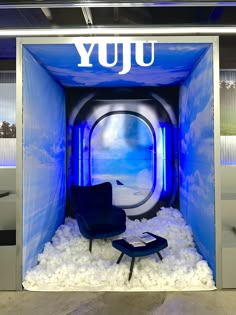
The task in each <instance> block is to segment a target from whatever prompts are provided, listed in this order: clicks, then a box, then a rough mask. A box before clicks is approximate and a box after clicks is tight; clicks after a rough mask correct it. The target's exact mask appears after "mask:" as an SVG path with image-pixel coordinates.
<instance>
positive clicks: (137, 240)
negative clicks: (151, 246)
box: [124, 233, 156, 247]
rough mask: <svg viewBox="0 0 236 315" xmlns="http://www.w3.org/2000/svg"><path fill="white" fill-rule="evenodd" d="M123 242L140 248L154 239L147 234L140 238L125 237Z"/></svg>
mask: <svg viewBox="0 0 236 315" xmlns="http://www.w3.org/2000/svg"><path fill="white" fill-rule="evenodd" d="M124 240H125V241H126V242H127V243H129V244H130V245H132V246H134V247H141V246H145V245H146V244H148V243H150V242H153V241H155V240H156V238H155V237H154V236H152V235H150V234H148V233H143V235H140V236H127V237H125V238H124Z"/></svg>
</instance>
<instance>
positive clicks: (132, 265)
mask: <svg viewBox="0 0 236 315" xmlns="http://www.w3.org/2000/svg"><path fill="white" fill-rule="evenodd" d="M134 261H135V257H132V260H131V264H130V271H129V281H130V279H131V277H132V273H133V268H134Z"/></svg>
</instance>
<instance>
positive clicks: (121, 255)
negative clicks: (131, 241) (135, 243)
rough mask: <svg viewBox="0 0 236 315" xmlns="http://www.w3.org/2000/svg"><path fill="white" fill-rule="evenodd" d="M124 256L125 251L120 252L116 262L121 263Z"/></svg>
mask: <svg viewBox="0 0 236 315" xmlns="http://www.w3.org/2000/svg"><path fill="white" fill-rule="evenodd" d="M123 256H124V253H121V254H120V257H119V258H118V260H117V262H116V263H117V264H119V263H120V262H121V259H122V257H123Z"/></svg>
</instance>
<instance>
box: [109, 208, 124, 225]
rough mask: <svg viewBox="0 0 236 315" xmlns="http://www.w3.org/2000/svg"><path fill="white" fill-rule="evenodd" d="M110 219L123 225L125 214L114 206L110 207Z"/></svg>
mask: <svg viewBox="0 0 236 315" xmlns="http://www.w3.org/2000/svg"><path fill="white" fill-rule="evenodd" d="M112 210H113V213H112V217H113V220H114V219H116V220H119V222H120V223H125V222H126V213H125V211H124V210H123V209H121V208H119V207H116V206H112Z"/></svg>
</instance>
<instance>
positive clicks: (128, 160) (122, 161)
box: [91, 114, 162, 205]
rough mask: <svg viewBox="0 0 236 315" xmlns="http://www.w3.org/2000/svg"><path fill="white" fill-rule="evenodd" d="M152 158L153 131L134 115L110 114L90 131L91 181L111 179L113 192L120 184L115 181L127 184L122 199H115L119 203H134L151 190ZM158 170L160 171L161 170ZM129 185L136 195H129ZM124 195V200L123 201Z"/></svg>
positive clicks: (153, 156)
mask: <svg viewBox="0 0 236 315" xmlns="http://www.w3.org/2000/svg"><path fill="white" fill-rule="evenodd" d="M154 159H156V155H155V154H154V139H153V135H152V132H151V130H150V128H149V127H148V125H147V124H146V123H145V122H144V121H143V120H142V119H140V118H138V117H137V116H134V115H130V114H129V115H128V114H113V115H110V116H107V117H105V118H104V119H102V120H101V121H100V122H99V123H98V124H97V125H96V127H95V128H94V130H93V133H92V138H91V180H92V184H97V183H101V182H104V181H110V182H111V183H112V185H113V190H114V193H116V191H117V186H119V185H117V180H118V181H119V182H120V183H122V184H123V185H125V186H127V193H126V194H123V198H116V199H117V201H118V203H119V204H122V205H134V204H137V203H139V202H141V201H143V200H144V199H145V197H147V195H148V193H150V192H151V190H152V187H153V184H154V170H155V163H154ZM160 172H161V173H162V169H160ZM155 180H156V178H155ZM128 187H130V189H131V188H132V189H133V190H135V191H136V195H135V194H132V196H131V194H128V191H129V188H128ZM118 188H122V187H118ZM138 190H142V193H140V194H138V193H137V192H138ZM122 192H123V190H122ZM127 194H128V196H127ZM125 195H126V197H127V198H126V201H123V203H122V199H124V197H125ZM131 197H132V198H131ZM124 202H125V203H124Z"/></svg>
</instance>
